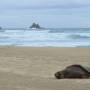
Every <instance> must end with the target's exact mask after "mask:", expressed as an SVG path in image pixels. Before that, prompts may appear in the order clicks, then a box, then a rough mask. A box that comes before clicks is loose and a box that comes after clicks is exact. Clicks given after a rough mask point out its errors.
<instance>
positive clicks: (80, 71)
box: [55, 65, 90, 79]
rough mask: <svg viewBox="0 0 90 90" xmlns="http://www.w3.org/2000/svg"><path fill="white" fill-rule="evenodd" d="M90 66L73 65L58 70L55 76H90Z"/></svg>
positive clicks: (61, 77) (60, 77)
mask: <svg viewBox="0 0 90 90" xmlns="http://www.w3.org/2000/svg"><path fill="white" fill-rule="evenodd" d="M89 70H90V68H87V67H83V66H81V65H71V66H68V67H66V68H65V69H64V70H62V71H59V72H56V73H55V77H56V78H57V79H63V78H90V71H89Z"/></svg>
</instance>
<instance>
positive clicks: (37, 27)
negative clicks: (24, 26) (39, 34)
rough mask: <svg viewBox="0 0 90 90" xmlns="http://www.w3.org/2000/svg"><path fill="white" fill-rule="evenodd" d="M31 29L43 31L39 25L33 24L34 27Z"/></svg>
mask: <svg viewBox="0 0 90 90" xmlns="http://www.w3.org/2000/svg"><path fill="white" fill-rule="evenodd" d="M30 28H31V29H41V27H40V25H39V24H37V23H32V25H31V26H30Z"/></svg>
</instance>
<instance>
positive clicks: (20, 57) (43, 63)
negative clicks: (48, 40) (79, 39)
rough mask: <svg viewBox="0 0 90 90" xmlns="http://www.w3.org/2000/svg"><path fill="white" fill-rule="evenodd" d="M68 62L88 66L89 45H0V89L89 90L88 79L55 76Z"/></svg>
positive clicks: (89, 80)
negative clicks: (62, 46)
mask: <svg viewBox="0 0 90 90" xmlns="http://www.w3.org/2000/svg"><path fill="white" fill-rule="evenodd" d="M71 64H81V65H84V66H90V48H52V47H41V48H40V47H36V48H34V47H14V46H5V47H0V90H90V79H61V80H57V79H55V78H54V73H55V72H57V71H58V70H62V69H64V68H65V67H66V66H68V65H71Z"/></svg>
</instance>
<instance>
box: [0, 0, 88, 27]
mask: <svg viewBox="0 0 90 90" xmlns="http://www.w3.org/2000/svg"><path fill="white" fill-rule="evenodd" d="M32 22H37V23H40V25H41V26H43V27H55V28H56V27H90V0H0V25H1V26H2V27H29V25H31V23H32Z"/></svg>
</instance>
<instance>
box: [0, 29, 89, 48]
mask: <svg viewBox="0 0 90 90" xmlns="http://www.w3.org/2000/svg"><path fill="white" fill-rule="evenodd" d="M0 45H1V46H2V45H5V46H6V45H14V46H32V47H90V28H58V29H53V28H49V29H41V30H38V29H35V30H34V29H22V30H21V29H20V30H19V29H12V30H11V29H10V30H9V29H5V30H4V29H3V30H0Z"/></svg>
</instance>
